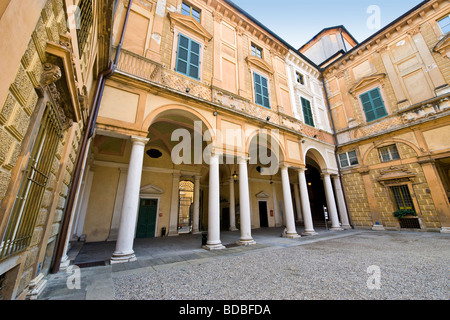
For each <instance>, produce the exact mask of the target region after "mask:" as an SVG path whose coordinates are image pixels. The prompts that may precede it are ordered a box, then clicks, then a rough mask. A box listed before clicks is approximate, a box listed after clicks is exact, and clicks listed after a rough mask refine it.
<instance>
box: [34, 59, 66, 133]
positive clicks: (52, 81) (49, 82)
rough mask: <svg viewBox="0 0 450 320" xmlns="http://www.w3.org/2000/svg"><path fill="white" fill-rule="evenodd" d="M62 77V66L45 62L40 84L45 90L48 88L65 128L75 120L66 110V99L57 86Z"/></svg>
mask: <svg viewBox="0 0 450 320" xmlns="http://www.w3.org/2000/svg"><path fill="white" fill-rule="evenodd" d="M61 77H62V73H61V69H60V67H58V66H56V65H53V64H51V63H46V64H44V71H43V72H42V75H41V81H40V85H41V87H42V89H43V90H46V89H47V92H48V94H49V96H50V98H51V100H52V102H53V104H54V105H55V107H56V110H57V112H58V115H59V118H60V121H61V123H62V124H63V129H64V130H65V129H67V128H68V127H70V126H72V124H73V120H72V119H70V118H69V117H67V115H66V113H65V111H64V107H63V104H64V101H63V99H62V98H61V94H60V92H59V90H58V87H57V86H56V82H57V81H58V80H60V79H61Z"/></svg>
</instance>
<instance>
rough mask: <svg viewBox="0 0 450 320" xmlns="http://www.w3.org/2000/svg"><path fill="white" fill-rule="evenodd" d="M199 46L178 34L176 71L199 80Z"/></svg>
mask: <svg viewBox="0 0 450 320" xmlns="http://www.w3.org/2000/svg"><path fill="white" fill-rule="evenodd" d="M200 48H201V46H200V44H199V43H197V42H195V41H193V40H191V39H189V38H187V37H185V36H183V35H181V34H179V35H178V51H177V65H176V71H177V72H179V73H182V74H184V75H187V76H189V77H191V78H194V79H196V80H199V79H200Z"/></svg>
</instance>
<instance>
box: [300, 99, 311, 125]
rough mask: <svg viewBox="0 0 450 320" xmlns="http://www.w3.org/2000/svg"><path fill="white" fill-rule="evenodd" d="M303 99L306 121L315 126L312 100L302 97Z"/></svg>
mask: <svg viewBox="0 0 450 320" xmlns="http://www.w3.org/2000/svg"><path fill="white" fill-rule="evenodd" d="M301 100H302V109H303V117H304V118H305V123H306V124H307V125H310V126H312V127H314V117H313V114H312V110H311V102H309V101H308V100H306V99H304V98H301Z"/></svg>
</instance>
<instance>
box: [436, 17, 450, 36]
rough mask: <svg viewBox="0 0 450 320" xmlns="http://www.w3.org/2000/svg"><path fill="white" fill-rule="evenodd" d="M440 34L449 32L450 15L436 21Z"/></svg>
mask: <svg viewBox="0 0 450 320" xmlns="http://www.w3.org/2000/svg"><path fill="white" fill-rule="evenodd" d="M438 24H439V27H440V28H441V30H442V33H444V34H447V32H449V31H450V15H448V16H446V17H445V18H443V19H441V20H439V21H438Z"/></svg>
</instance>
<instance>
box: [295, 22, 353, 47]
mask: <svg viewBox="0 0 450 320" xmlns="http://www.w3.org/2000/svg"><path fill="white" fill-rule="evenodd" d="M333 29H337V30H342V31H344V32H345V33H346V34H347V35H348V36H349V37H350V38H351V39H352V40H353V41H354V42H355V43H356V45H358V44H359V42H358V40H356V39H355V37H353V35H352V34H351V33H350V32H349V31H348V30H347V29H346V28H345V26H344V25H340V26H334V27H328V28H324V29H322V30H321V31H320V32H319V33H317V34H316V35H315V36H314V37H312V39H311V40H309V41H308V42H306V43H305V44H304V45H303V46H301V47H300V48H299V49H298V51H301V50H302V49H303V48H304V47H306V46H307V45H308V44H309V43H310V42H312V41H314V40H315V39H317V38H318V37H319V36H320V35H321V34H322V33H324V32H326V31H328V30H333Z"/></svg>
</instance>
